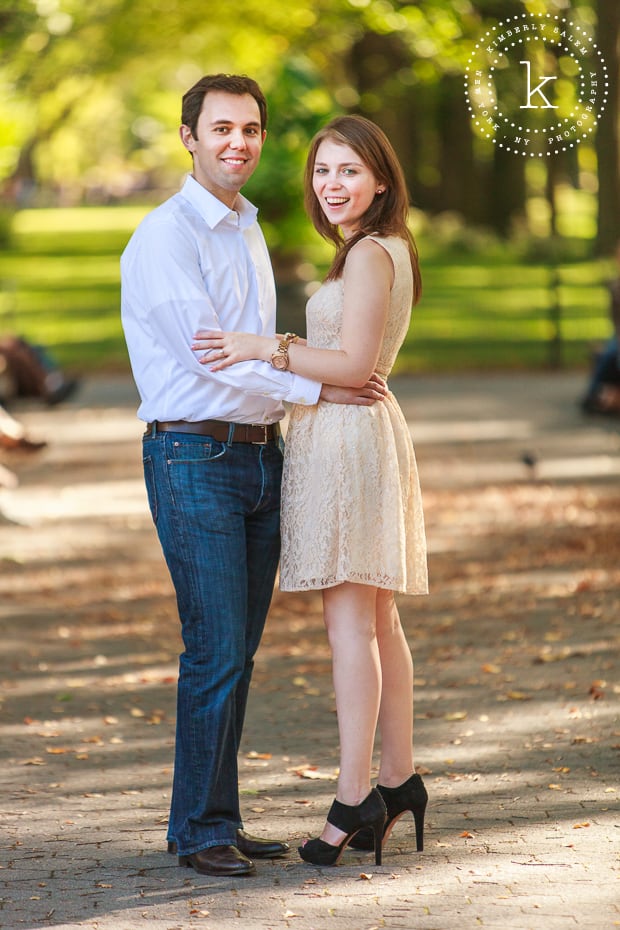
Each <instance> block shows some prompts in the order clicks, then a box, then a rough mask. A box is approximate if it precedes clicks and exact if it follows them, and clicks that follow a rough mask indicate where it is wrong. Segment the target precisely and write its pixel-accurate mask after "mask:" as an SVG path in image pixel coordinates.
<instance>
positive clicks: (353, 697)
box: [321, 582, 381, 845]
mask: <svg viewBox="0 0 620 930" xmlns="http://www.w3.org/2000/svg"><path fill="white" fill-rule="evenodd" d="M376 606H377V590H376V588H374V587H372V586H370V585H359V584H351V583H349V582H346V583H344V584H341V585H338V586H337V587H334V588H327V589H325V590H324V591H323V611H324V619H325V626H326V628H327V635H328V639H329V643H330V647H331V651H332V666H333V678H334V691H335V693H336V712H337V714H338V733H339V736H340V775H339V778H338V789H337V792H336V797H337V798H338V800H339V801H341V802H342V803H343V804H349V805H353V804H359V803H360V802H361V801H363V800H364V798H365V797H366V796H367V795H368V793H369V791H370V769H371V764H372V752H373V746H374V740H375V732H376V728H377V718H378V713H379V703H380V699H381V667H380V660H379V649H378V646H377V638H376V616H375V613H376ZM343 838H344V834H343V833H342V832H341V831H340V830H338V829H336V828H335V827H333V826H332V825H331V824H326V825H325V828H324V830H323V832H322V834H321V839H323V840H325V842H327V843H331V844H332V845H338V844H339V843H340V842H342V840H343Z"/></svg>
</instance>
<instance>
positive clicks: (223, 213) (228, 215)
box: [181, 174, 258, 229]
mask: <svg viewBox="0 0 620 930" xmlns="http://www.w3.org/2000/svg"><path fill="white" fill-rule="evenodd" d="M181 194H182V196H183V197H184V198H185V199H186V200H187V201H189V203H191V205H192V206H193V207H194V208H195V209H196V210H197V211H198V213H200V215H201V217H202V218H203V220H204V221H205V223H207V225H208V226H209V227H210V228H211V229H215V227H216V226H217V225H218V224H219V223H222V222H224V221H229V222H230V220H231V219H232V220H233V221H234V225H236V226H239V228H240V229H247V227H248V226H251V225H252V223H254V222H256V217H257V215H258V209H257V207H255V206H254V204H253V203H250V201H249V200H248V199H247V198H246V197H244V196H243V194H237V199H236V201H235V209H234V210H231V208H230V207H228V206H227V205H226V204H225V203H222V201H221V200H218V198H217V197H215V196H214V195H213V194H212V193H211V192H210V191H208V190H207V189H206V187H203V186H202V184H199V183H198V181H197V180H196V179H195V178H194V177H192V175H191V174H188V176H187V178H186V179H185V183H184V185H183V187H182V188H181Z"/></svg>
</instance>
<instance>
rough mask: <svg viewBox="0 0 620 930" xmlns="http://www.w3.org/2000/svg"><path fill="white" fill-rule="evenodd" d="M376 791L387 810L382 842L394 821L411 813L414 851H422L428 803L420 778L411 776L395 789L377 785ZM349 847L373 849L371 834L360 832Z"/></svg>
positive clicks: (387, 835) (366, 831) (415, 775)
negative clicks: (414, 839)
mask: <svg viewBox="0 0 620 930" xmlns="http://www.w3.org/2000/svg"><path fill="white" fill-rule="evenodd" d="M377 791H378V792H379V794H380V795H381V797H382V798H383V800H384V801H385V806H386V809H387V817H386V820H385V827H384V830H383V842H385V841H386V840H387V839H388V837H389V835H390V833H391V832H392V828H393V827H394V824H395V823H396V821H397V820H399V819H400V818H401V817H402V816H403V814H406V813H407V811H411V813H412V814H413V822H414V824H415V838H416V849H417V851H418V852H422V850H423V849H424V814H425V811H426V805H427V803H428V793H427V791H426V788H425V787H424V782H423V781H422V779H421V778H420V776H419V775H417V774H413V775H412V776H411V778H408V779H407V781H405V782H403V784H402V785H399V786H398V787H397V788H386V787H385V785H377ZM349 846H351V848H352V849H365V850H370V849H374V848H375V846H374V837H373V835H372V832H371V831H370V830H368V829H365V830H360V831H359V832H358V833H356V835H355V836H354V837H353V838H352V839H351V841H350V842H349Z"/></svg>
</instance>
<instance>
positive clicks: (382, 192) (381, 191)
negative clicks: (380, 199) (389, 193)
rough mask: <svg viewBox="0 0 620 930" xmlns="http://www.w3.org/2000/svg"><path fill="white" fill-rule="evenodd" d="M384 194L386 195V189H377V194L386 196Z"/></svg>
mask: <svg viewBox="0 0 620 930" xmlns="http://www.w3.org/2000/svg"><path fill="white" fill-rule="evenodd" d="M384 193H385V187H378V188H377V194H384Z"/></svg>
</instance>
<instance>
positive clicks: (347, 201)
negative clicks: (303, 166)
mask: <svg viewBox="0 0 620 930" xmlns="http://www.w3.org/2000/svg"><path fill="white" fill-rule="evenodd" d="M312 188H313V190H314V193H315V195H316V198H317V200H318V201H319V204H320V206H321V209H322V210H323V212H324V214H325V216H326V217H327V219H328V220H329V222H330V223H332V224H333V225H334V226H340V228H341V230H342V233H343V235H344V237H345V239H349V238H350V237H351V236H352V235H354V234H355V233H356V232H357V230H358V229H359V225H360V220H361V218H362V216H363V215H364V214H365V213H366V210H367V209H368V207H369V206H370V205H371V203H372V202H373V200H374V199H375V196H376V195H377V194H378V193H379V194H380V193H383V191H384V190H385V185H384V184H381V183H380V182H379V181H378V180H377V178H376V177H375V176H374V174H373V173H372V171H371V170H370V168H368V166H367V165H365V164H364V163H363V161H362V160H361V158H360V157H359V155H358V154H357V153H356V152H354V151H353V149H352V148H350V147H349V146H348V145H343V144H341V143H340V142H335V141H334V140H333V139H323V141H322V142H321V143H320V145H319V147H318V149H317V153H316V158H315V161H314V170H313V175H312Z"/></svg>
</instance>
